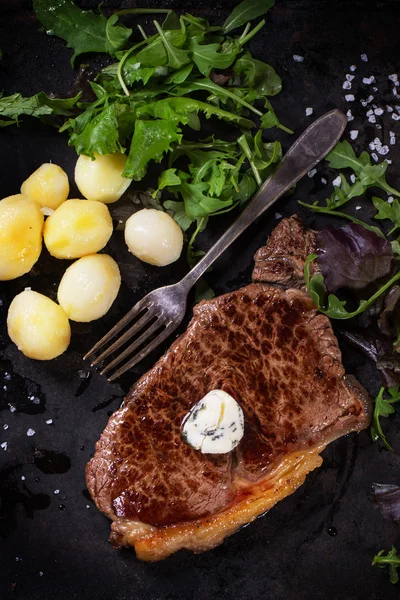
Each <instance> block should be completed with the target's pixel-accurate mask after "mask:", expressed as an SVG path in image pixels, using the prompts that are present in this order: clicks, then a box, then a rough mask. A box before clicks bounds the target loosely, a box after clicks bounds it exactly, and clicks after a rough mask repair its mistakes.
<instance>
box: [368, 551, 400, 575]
mask: <svg viewBox="0 0 400 600" xmlns="http://www.w3.org/2000/svg"><path fill="white" fill-rule="evenodd" d="M384 552H385V551H384V550H381V551H380V552H378V554H376V555H375V556H374V559H373V561H372V566H373V567H379V568H381V569H384V568H385V567H389V574H390V583H397V582H398V581H399V576H398V573H397V569H398V568H399V567H400V556H399V555H398V554H397V550H396V548H395V547H394V546H392V549H391V550H390V551H389V552H388V553H387V554H386V556H385V554H384Z"/></svg>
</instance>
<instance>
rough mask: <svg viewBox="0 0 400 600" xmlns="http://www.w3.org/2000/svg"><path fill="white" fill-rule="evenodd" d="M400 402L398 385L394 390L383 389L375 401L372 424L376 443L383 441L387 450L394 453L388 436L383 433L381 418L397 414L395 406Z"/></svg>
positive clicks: (372, 433) (372, 435)
mask: <svg viewBox="0 0 400 600" xmlns="http://www.w3.org/2000/svg"><path fill="white" fill-rule="evenodd" d="M399 401H400V392H399V386H398V385H397V386H395V387H393V388H388V389H387V390H386V389H385V388H384V387H381V389H380V390H379V392H378V395H377V397H376V398H375V401H374V412H373V415H372V422H371V437H372V439H373V440H374V442H377V441H378V440H382V442H383V444H384V446H385V448H386V449H387V450H391V451H393V448H392V447H391V445H390V444H389V442H388V441H387V439H386V436H385V434H384V433H383V431H382V426H381V422H380V418H381V417H388V416H389V415H391V414H393V413H394V412H395V409H394V407H393V404H396V403H397V402H399Z"/></svg>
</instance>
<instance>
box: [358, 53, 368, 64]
mask: <svg viewBox="0 0 400 600" xmlns="http://www.w3.org/2000/svg"><path fill="white" fill-rule="evenodd" d="M360 58H361V60H362V61H363V62H368V56H367V55H366V54H365V53H363V54H361V56H360Z"/></svg>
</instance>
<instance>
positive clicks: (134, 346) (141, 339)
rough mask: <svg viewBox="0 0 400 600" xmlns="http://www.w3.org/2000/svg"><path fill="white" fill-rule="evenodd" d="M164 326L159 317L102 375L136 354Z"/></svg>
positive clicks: (107, 366) (106, 367)
mask: <svg viewBox="0 0 400 600" xmlns="http://www.w3.org/2000/svg"><path fill="white" fill-rule="evenodd" d="M163 325H164V321H163V320H162V319H161V318H160V317H158V318H157V320H156V321H155V322H154V323H153V324H152V325H151V326H150V327H149V328H148V329H146V330H145V331H144V332H143V333H142V335H140V336H139V337H138V338H137V339H136V340H135V341H134V342H133V343H132V344H131V345H130V346H128V348H126V349H125V350H124V351H123V352H121V354H119V355H118V356H117V357H116V358H114V360H112V361H111V362H110V363H109V364H108V365H106V366H105V367H104V369H103V370H102V371H101V375H105V374H106V373H108V372H109V371H110V370H111V369H112V368H113V367H115V366H116V365H118V364H119V363H120V362H121V361H122V360H124V358H127V357H128V356H130V355H131V354H132V352H134V351H135V350H136V349H137V348H139V347H140V346H141V345H142V344H143V342H145V341H146V340H147V338H148V337H149V336H151V335H152V334H153V333H155V332H156V331H157V330H158V329H160V327H162V326H163Z"/></svg>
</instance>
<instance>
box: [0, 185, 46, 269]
mask: <svg viewBox="0 0 400 600" xmlns="http://www.w3.org/2000/svg"><path fill="white" fill-rule="evenodd" d="M43 221H44V216H43V214H42V212H41V210H40V205H39V204H38V203H37V202H35V201H34V200H32V199H31V198H27V197H26V196H23V195H22V194H17V195H15V196H9V197H8V198H4V200H1V201H0V281H7V280H8V279H15V278H16V277H20V276H21V275H24V274H25V273H28V271H30V270H31V268H32V267H33V265H34V264H35V262H36V261H37V259H38V258H39V256H40V253H41V251H42V231H43Z"/></svg>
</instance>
